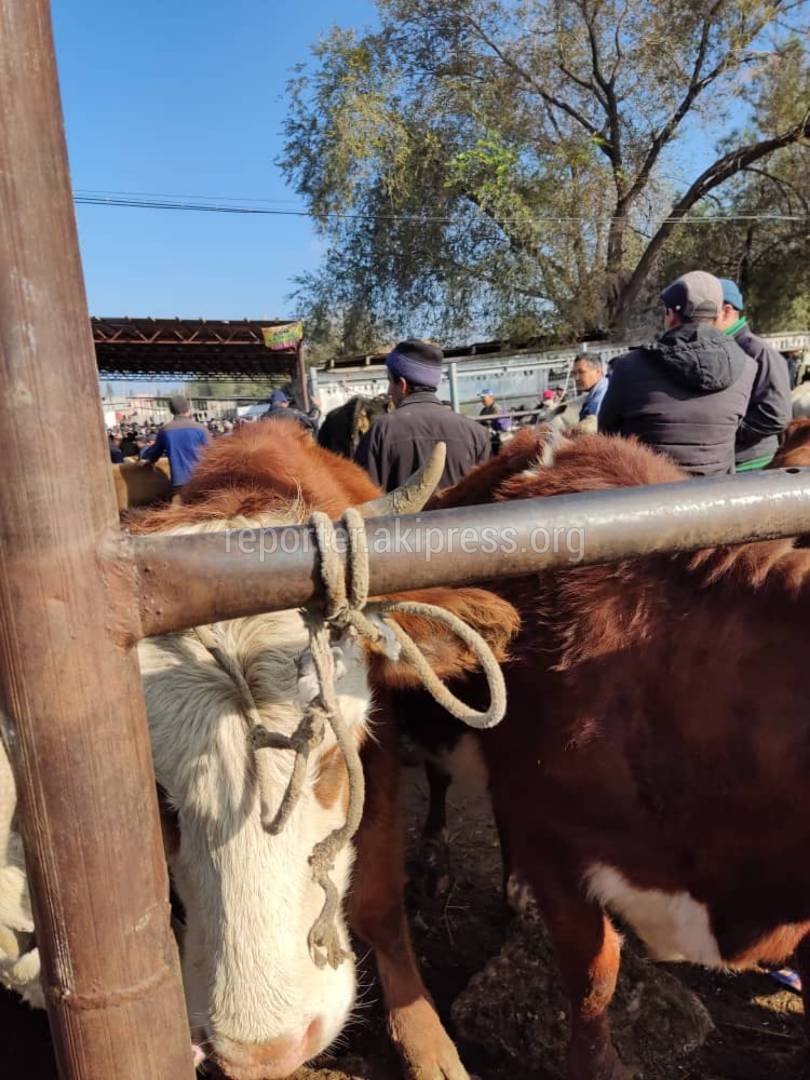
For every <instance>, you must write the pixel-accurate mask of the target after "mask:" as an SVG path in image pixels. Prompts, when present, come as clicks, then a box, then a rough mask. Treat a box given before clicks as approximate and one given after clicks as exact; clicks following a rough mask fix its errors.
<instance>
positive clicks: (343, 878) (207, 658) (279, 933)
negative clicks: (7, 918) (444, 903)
mask: <svg viewBox="0 0 810 1080" xmlns="http://www.w3.org/2000/svg"><path fill="white" fill-rule="evenodd" d="M442 468H443V457H437V458H436V459H435V460H434V461H432V462H431V463H430V464H429V466H428V467H427V468H426V469H425V470H424V474H423V475H420V476H418V477H417V478H415V482H412V483H410V484H409V485H407V490H405V491H398V492H394V493H391V495H389V496H385V497H384V498H383V499H381V500H375V502H374V503H372V504H369V505H367V506H365V507H362V508H361V509H362V511H363V512H364V513H365V514H368V515H375V514H382V513H386V512H392V511H399V512H405V511H410V512H413V511H416V510H418V509H420V508H421V506H422V505H424V503H425V501H426V500H427V498H428V497H429V496H430V494H431V492H432V490H433V487H434V486H435V483H436V480H437V479H438V477H439V476H440V475H441V472H442ZM299 520H300V515H299V516H294V515H292V516H291V518H290V519H288V520H287V521H284V520H280V515H279V514H277V513H273V514H272V515H263V516H262V519H261V520H255V519H254V520H250V521H248V520H244V519H242V520H228V521H219V522H217V523H210V522H209V523H208V524H205V525H197V526H195V528H196V529H198V530H200V529H203V528H207V529H213V528H226V527H227V528H235V527H237V528H238V527H248V526H250V527H254V528H255V527H256V526H257V525H258V526H261V527H264V526H268V525H279V524H289V523H292V521H295V522H297V521H299ZM177 531H184V532H188V531H189V526H188V525H185V526H180V527H179V528H178V529H177ZM439 593H440V594H441V595H439ZM472 594H475V596H477V597H478V598H479V600H478V601H476V602H471V601H470V596H471V595H472ZM489 595H490V594H486V593H481V592H480V591H479V590H458V591H455V592H454V591H451V590H439V591H436V592H433V593H432V594H431V597H430V598H431V599H432V600H434V602H435V601H436V600H438V602H440V603H443V604H444V605H445V606H454V604H456V605H457V610H459V612H460V614H462V616H463V617H466V618H467V619H468V620H469V621H473V622H475V621H477V620H476V614H477V615H478V618H479V619H480V621H481V622H482V623H483V624H484V625H486V624H487V623H488V622H489V621H491V622H492V623H493V625H494V626H495V627H497V628H498V632H499V633H502V632H503V631H502V627H503V625H504V614H503V612H500V611H499V612H497V613H495V615H494V617H493V614H492V612H491V611H486V612H485V611H484V609H483V607H482V605H481V603H480V597H488V596H489ZM465 596H466V599H465ZM491 599H492V600H493V601H494V600H495V598H494V597H492V598H491ZM465 602H466V605H467V606H466V607H465V606H464V605H465ZM496 603H497V601H496ZM476 604H477V607H476ZM503 606H504V608H506V609H508V610H509V611H511V609H510V608H508V605H505V604H504V605H503ZM507 621H508V620H507ZM417 623H419V621H418V620H417ZM409 629H410V630H411V633H412V634H413V635H414V636H415V637H416V638H417V639H420V638H421V640H422V641H423V642H425V643H426V651H427V652H428V655H429V658H432V659H433V660H434V663H435V666H436V668H437V669H438V670H440V671H441V670H443V671H444V673H447V672H448V671H449V670H450V669H451V668H452V666H453V664H452V662H451V654H452V652H453V650H455V651H456V654H458V659H459V663H460V665H461V666H462V667H464V666H465V664H466V666H468V667H469V666H472V662H471V660H470V658H469V656H463V655H462V654H463V653H464V649H463V646H461V645H460V644H459V643H456V642H454V640H453V639H452V638H451V637H450V636H449V634H448V633H446V632H444V631H443V630H442V629H441V628H437V626H436V625H434V624H430V623H425V622H424V620H423V621H422V623H421V624H419V625H416V626H415V627H413V628H410V627H409ZM217 634H218V639H219V642H220V647H221V648H223V649H224V650H226V651H227V653H228V655H229V657H231V658H232V659H233V660H235V661H236V662H237V664H238V666H239V669H240V671H241V673H242V675H243V677H244V679H245V680H246V682H247V683H248V685H249V687H250V691H251V693H252V696H253V699H254V701H255V703H256V706H257V708H258V711H259V714H260V718H261V723H262V726H263V727H265V728H266V729H268V731H272V732H278V733H282V734H284V735H287V736H290V735H292V733H293V732H294V731H295V730H296V729H297V728H298V726H299V724H300V721H301V718H302V710H303V709H304V708H305V707H306V704H307V702H308V700H309V699H310V698H311V687H309V686H304V684H305V683H307V682H308V681H311V677H310V676H309V675H308V674H306V672H307V668H308V664H307V653H308V635H307V629H306V627H305V624H304V620H303V618H302V616H301V614H300V613H299V612H295V611H286V612H281V613H276V614H267V615H260V616H255V617H251V618H244V619H237V620H234V621H232V622H228V623H221V624H219V625H218V627H217ZM340 652H341V655H340V656H339V657H337V660H338V664H337V681H336V690H337V696H338V701H339V705H340V708H341V711H342V715H343V718H344V721H345V723H346V725H347V727H348V728H349V730H350V732H351V735H352V737H353V738H354V739H356V740H357V741H358V742H361V741H362V740H363V738H364V736H365V734H366V730H367V723H368V712H369V707H370V704H371V691H370V688H369V666H370V665H369V664H368V663H367V657H366V655H365V653H364V650H363V647H362V646H361V645H360V644H359V643H358V642H357V641H356V640H355V639H354V638H348V637H347V638H345V639H343V641H342V643H341V646H340ZM140 661H141V668H142V673H143V678H144V684H145V691H146V702H147V711H148V715H149V723H150V729H151V736H152V746H153V751H154V761H155V770H156V775H157V779H158V782H159V783H160V785H161V786H162V788H163V789H164V791H165V793H166V795H167V798H168V802H169V803H170V805H171V806H172V807H173V809H174V811H175V813H176V816H177V821H178V824H179V831H178V833H177V834H176V838H175V843H174V845H173V847H174V850H173V851H172V853H171V856H170V864H171V869H172V876H173V879H174V883H175V888H176V891H177V893H178V895H179V896H180V898H181V900H182V902H183V904H184V906H185V910H186V920H187V925H186V931H185V935H184V942H183V970H184V980H185V986H186V995H187V1000H188V1009H189V1016H190V1021H191V1027H192V1032H193V1035H194V1037H195V1039H196V1040H197V1041H199V1042H201V1043H203V1045H205V1048H206V1050H208V1051H209V1052H212V1053H213V1055H214V1056H215V1058H216V1060H217V1061H218V1062H219V1064H220V1067H221V1068H222V1069H223V1071H224V1072H225V1073H226V1074H227V1075H228V1076H230V1077H233V1078H235V1080H266V1078H272V1077H284V1076H287V1075H288V1074H289V1073H291V1072H293V1071H294V1070H295V1069H296V1068H298V1066H299V1065H301V1064H302V1063H303V1062H305V1061H307V1060H309V1059H310V1058H312V1057H314V1056H315V1055H316V1054H318V1053H320V1052H321V1051H322V1050H323V1049H325V1048H326V1047H327V1046H329V1044H330V1043H331V1042H332V1041H333V1040H334V1038H335V1037H336V1036H337V1034H338V1033H339V1032H340V1031H341V1029H342V1028H343V1026H344V1024H345V1022H346V1020H347V1018H348V1016H349V1013H350V1011H351V1009H352V1007H353V1003H354V995H355V975H354V965H353V963H352V962H351V961H349V960H347V961H346V962H344V963H342V964H340V965H338V966H337V967H331V966H328V965H327V966H324V967H319V966H316V964H315V963H313V959H312V957H311V955H310V951H309V947H308V934H309V931H310V928H311V927H312V925H313V923H314V922H315V921H316V919H317V917H318V915H319V914H320V912H321V908H322V905H323V892H322V890H321V888H320V887H319V886H318V885H316V884H315V882H314V881H313V878H312V869H311V867H310V865H309V862H308V858H309V855H310V854H311V852H312V850H313V847H314V846H315V844H316V843H317V842H318V841H320V840H322V839H323V838H324V837H325V836H327V834H328V833H330V831H331V830H333V829H335V828H337V827H339V826H340V825H342V824H343V821H344V817H345V811H346V797H347V787H346V771H345V768H344V765H343V761H342V758H341V756H340V754H339V753H338V751H337V747H336V744H335V740H334V737H333V735H332V734H331V733H329V734H327V736H326V737H325V738H324V740H323V742H322V743H321V744H320V745H319V746H317V747H316V748H315V749H314V750H313V751H312V753H311V755H310V758H309V762H308V766H307V774H306V781H305V783H304V787H303V791H302V795H301V797H300V799H299V801H298V803H297V805H296V807H295V809H294V811H293V812H292V814H291V816H290V818H289V820H288V822H287V824H286V826H285V828H284V829H283V831H282V832H281V833H280V834H279V835H270V834H269V833H268V831H267V830H266V829H265V828H264V827H263V825H262V821H261V815H260V805H259V797H258V791H257V783H256V775H255V759H254V755H253V753H252V751H251V749H250V745H249V739H248V732H247V725H246V720H245V715H244V711H243V709H242V708H241V706H240V698H239V695H238V693H237V689H236V686H235V684H234V682H233V680H232V679H231V678H230V677H229V676H228V675H227V673H226V672H225V671H223V670H222V668H221V667H220V666H219V665H218V664H217V663H216V661H215V660H214V659H213V657H212V655H211V653H210V652H208V651H207V650H206V648H205V646H204V645H203V644H202V643H201V642H200V641H199V640H198V638H197V637H196V636H195V635H194V634H193V633H192V634H177V635H168V636H166V637H162V638H155V639H151V640H149V641H146V642H144V643H142V645H141V646H140ZM373 667H374V672H375V677H376V678H380V679H385V678H386V670H389V669H390V671H391V677H392V678H394V677H395V678H396V680H397V682H398V684H399V685H407V682H408V676H407V673H405V672H403V670H402V666H401V665H397V670H396V673H394V670H393V668H394V665H393V664H391V663H390V662H389V661H387V660H386V659H385V658H384V657H381V656H380V655H376V656H375V657H374V664H373ZM262 753H263V754H268V755H270V762H271V764H270V784H269V790H270V798H271V799H272V798H275V800H276V806H278V805H279V804H280V803H281V800H282V798H283V796H284V793H285V790H286V788H287V785H288V782H289V779H290V773H291V769H292V764H293V755H292V754H291V753H289V752H286V751H284V750H279V751H272V750H265V751H262ZM262 789H263V794H264V797H265V799H267V797H268V784H267V782H266V781H264V780H263V784H262ZM270 809H272V808H270ZM352 858H353V853H352V851H351V849H344V850H343V852H342V853H341V855H340V856H339V857H338V861H337V863H336V866H335V869H334V872H333V874H332V875H331V876H332V879H333V880H334V882H335V885H336V886H337V889H338V892H339V894H340V896H341V898H343V897H344V896H345V893H346V890H347V888H348V884H349V877H350V873H351V864H352ZM338 934H339V937H340V939H341V941H342V944H343V946H344V948H345V950H346V951H347V952H348V951H350V950H349V943H348V932H347V929H346V926H345V923H344V920H343V916H342V915H341V916H340V917H339V920H338Z"/></svg>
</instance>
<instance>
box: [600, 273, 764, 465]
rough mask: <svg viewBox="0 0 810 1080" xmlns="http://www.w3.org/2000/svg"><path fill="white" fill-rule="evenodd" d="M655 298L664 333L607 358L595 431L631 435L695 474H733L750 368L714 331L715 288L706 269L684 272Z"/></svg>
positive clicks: (719, 300) (718, 295) (718, 304)
mask: <svg viewBox="0 0 810 1080" xmlns="http://www.w3.org/2000/svg"><path fill="white" fill-rule="evenodd" d="M661 301H662V303H663V305H664V327H665V330H664V333H663V334H662V335H661V337H659V338H658V340H657V341H656V342H655V343H654V344H652V345H649V346H645V347H643V348H640V349H633V350H632V352H629V353H627V354H625V355H624V356H620V357H618V358H617V359H616V360H615V361H614V363H613V370H612V373H611V376H610V380H609V382H608V389H607V392H606V393H605V396H604V398H603V400H602V406H601V408H600V410H599V430H600V432H606V433H608V434H611V433H615V434H620V435H635V436H636V437H637V438H638V439H640V440H641V442H644V443H647V444H648V445H650V446H654V447H656V448H657V449H659V450H663V451H665V452H666V453H668V454H669V455H670V457H672V458H674V459H675V461H677V463H678V464H679V465H681V466H682V467H683V468H684V469H687V470H688V471H689V472H691V473H694V474H695V475H696V476H716V475H722V474H723V473H733V472H734V446H735V440H736V436H737V428H738V427H739V426H740V424H741V422H742V420H743V418H744V417H745V415H746V413H747V411H748V405H749V401H750V398H751V389H752V387H753V385H754V377H755V375H756V365H755V364H754V362H753V360H751V359H750V358H749V357H748V356H746V355H745V353H744V352H743V351H742V349H741V348H740V347H739V345H738V344H737V343H736V342H735V341H734V340H733V339H732V338H730V337H728V336H726V335H724V334H723V333H722V331H721V330H719V329H718V328H717V321H718V319H719V317H720V314H721V311H722V307H723V289H722V286H721V285H720V282H719V280H718V279H717V278H716V277H714V276H713V275H712V274H706V273H704V272H703V271H700V270H696V271H693V272H692V273H690V274H684V275H683V277H680V278H678V280H677V281H674V282H673V283H672V284H671V285H668V286H667V288H666V289H664V291H663V292H662V293H661Z"/></svg>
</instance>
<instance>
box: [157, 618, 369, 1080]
mask: <svg viewBox="0 0 810 1080" xmlns="http://www.w3.org/2000/svg"><path fill="white" fill-rule="evenodd" d="M218 633H219V635H220V643H221V645H222V646H223V647H224V648H225V649H226V650H227V652H228V653H229V655H230V656H232V657H236V658H238V661H239V663H240V666H241V669H242V671H243V673H244V676H245V678H246V679H247V682H248V684H249V685H250V687H251V690H252V693H253V696H254V698H255V700H256V703H257V706H258V708H259V711H260V713H261V717H262V722H263V724H264V726H265V727H267V728H268V729H269V730H274V731H278V732H283V733H284V734H286V735H290V734H292V732H293V731H294V730H295V729H296V728H297V726H298V724H299V722H300V720H301V716H302V711H301V710H302V705H301V700H302V695H301V692H300V687H299V670H298V666H297V661H299V660H300V658H301V657H302V654H305V652H306V649H307V633H306V629H305V627H304V623H303V620H302V619H301V617H300V615H299V614H298V613H296V612H283V613H280V614H270V615H262V616H256V617H252V618H248V619H239V620H235V621H233V622H230V623H222V624H220V625H219V627H218ZM342 653H343V655H342V657H341V658H339V659H340V660H341V663H340V665H339V669H338V675H339V677H338V681H337V691H338V697H339V701H340V704H341V707H342V712H343V717H344V720H345V721H346V723H347V724H348V725H349V727H350V729H351V730H352V731H353V732H354V733H355V734H356V735H357V736H358V737H360V735H361V733H362V731H363V729H364V728H365V724H366V715H367V710H368V706H369V702H370V694H369V689H368V684H367V680H366V669H365V664H364V661H363V657H362V654H361V651H360V648H359V646H357V645H356V644H354V643H353V642H352V643H349V642H344V643H343V646H342ZM139 656H140V662H141V670H142V674H143V679H144V686H145V692H146V702H147V712H148V715H149V725H150V731H151V737H152V748H153V753H154V759H155V770H156V775H157V779H158V782H159V783H160V784H161V786H162V787H163V788H164V789H165V791H166V792H167V794H168V796H169V799H170V801H171V802H172V804H173V805H174V806H175V808H176V809H177V811H178V816H179V824H180V848H179V851H178V852H177V854H176V855H175V856H174V857H173V859H172V867H171V869H172V874H173V879H174V881H175V886H176V889H177V892H178V895H179V896H180V899H181V900H182V901H183V904H184V905H185V908H186V914H187V931H186V934H185V940H184V958H183V967H184V978H185V985H186V995H187V1001H188V1008H189V1016H190V1021H191V1026H192V1032H193V1033H194V1034H195V1035H196V1036H197V1037H198V1038H200V1039H202V1038H206V1037H207V1038H208V1039H209V1040H211V1043H212V1044H213V1048H214V1049H215V1050H218V1051H219V1053H220V1054H221V1056H222V1057H223V1058H224V1059H226V1060H227V1061H232V1062H234V1063H235V1066H234V1068H233V1069H228V1070H227V1071H228V1072H229V1074H230V1075H232V1076H236V1077H244V1078H245V1080H253V1078H259V1077H262V1078H263V1077H273V1076H286V1075H287V1074H288V1073H290V1072H292V1071H294V1069H295V1068H297V1067H298V1065H299V1064H301V1063H302V1061H303V1060H307V1059H308V1058H310V1057H312V1056H314V1054H316V1053H318V1052H320V1051H321V1050H322V1049H324V1048H325V1047H326V1046H328V1045H329V1044H330V1043H331V1042H332V1041H333V1039H334V1038H335V1036H336V1035H337V1034H338V1033H339V1032H340V1030H341V1029H342V1027H343V1025H344V1023H345V1021H346V1019H347V1016H348V1014H349V1011H350V1010H351V1008H352V1005H353V1001H354V990H355V981H354V965H353V963H352V962H351V960H346V961H344V963H343V964H341V965H340V966H339V967H338V968H337V969H336V970H333V969H332V968H330V967H328V966H327V967H325V968H323V969H321V968H318V967H316V965H315V964H314V962H313V960H312V958H311V956H310V953H309V949H308V945H307V936H308V934H309V930H310V928H311V927H312V924H313V923H314V922H315V920H316V918H317V917H318V915H319V914H320V911H321V908H322V906H323V901H324V894H323V891H322V889H321V888H320V887H319V886H317V885H316V884H315V883H314V882H313V880H312V870H311V867H310V866H309V864H308V858H309V855H310V854H311V853H312V849H313V847H314V846H315V844H316V843H317V842H318V841H319V840H322V839H323V838H324V837H325V836H327V835H328V834H329V833H330V832H331V830H332V829H335V828H337V827H339V826H340V825H342V824H343V822H344V820H345V800H344V798H342V797H338V798H335V799H334V800H333V801H332V804H331V805H322V803H321V802H320V801H319V800H318V798H317V796H316V793H315V791H314V790H313V789H314V784H315V782H316V781H317V779H318V776H319V770H320V763H321V761H322V760H323V757H324V755H325V754H326V753H328V752H329V751H330V750H332V749H333V748H334V746H335V740H334V737H333V736H332V734H331V732H329V733H327V735H326V737H325V738H324V741H323V744H322V746H321V747H320V748H319V749H318V750H316V751H314V752H313V753H312V754H311V756H310V762H309V768H308V773H307V781H306V784H305V786H304V790H303V794H302V796H301V799H300V801H299V803H298V805H297V807H296V809H295V810H294V811H293V813H292V815H291V817H290V820H289V822H288V823H287V826H286V828H285V829H284V831H283V832H282V833H281V834H280V835H278V836H271V835H270V834H269V833H267V832H266V831H265V830H264V829H263V827H262V825H261V821H260V809H259V798H258V792H257V787H256V783H255V778H254V772H253V767H254V762H253V755H252V752H251V751H250V749H249V745H248V731H247V724H246V721H245V718H244V716H243V714H242V712H241V710H240V708H239V703H238V695H237V692H236V689H235V687H234V685H233V683H232V681H231V679H230V678H229V676H228V675H227V674H226V673H225V672H223V671H222V669H221V668H220V667H219V666H218V665H217V663H216V662H215V661H214V659H213V658H212V657H211V655H210V654H209V653H208V652H207V650H206V649H205V648H204V647H203V646H202V645H201V644H200V643H199V641H198V640H197V639H196V637H195V636H194V635H187V634H185V635H170V636H167V637H163V638H155V639H152V640H150V641H146V642H144V643H142V645H141V646H140V649H139ZM306 697H307V695H306V694H304V695H303V699H304V700H306ZM262 753H264V754H267V755H271V757H270V760H271V769H272V772H273V775H274V777H275V783H274V784H273V789H274V793H275V806H274V807H273V809H277V807H278V805H279V804H280V803H281V799H282V797H283V795H284V792H285V790H286V787H287V783H288V781H289V778H290V773H291V770H292V765H293V754H292V752H290V751H285V750H272V751H262ZM325 801H326V800H325ZM351 859H352V853H351V851H350V850H349V849H345V850H344V851H343V852H342V853H341V855H340V856H339V859H338V861H337V864H336V866H335V869H334V871H333V873H332V875H331V876H332V879H333V880H334V882H335V884H336V885H337V888H338V890H339V892H340V894H341V895H344V893H345V891H346V889H347V886H348V883H349V876H350V871H351ZM339 930H340V934H341V937H342V938H343V942H344V945H345V947H346V948H347V949H348V937H347V931H346V928H345V925H344V924H343V922H342V919H341V922H340V927H339ZM268 1044H269V1045H268ZM297 1058H300V1059H301V1060H296V1059H297ZM236 1065H238V1066H239V1068H237V1067H236Z"/></svg>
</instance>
